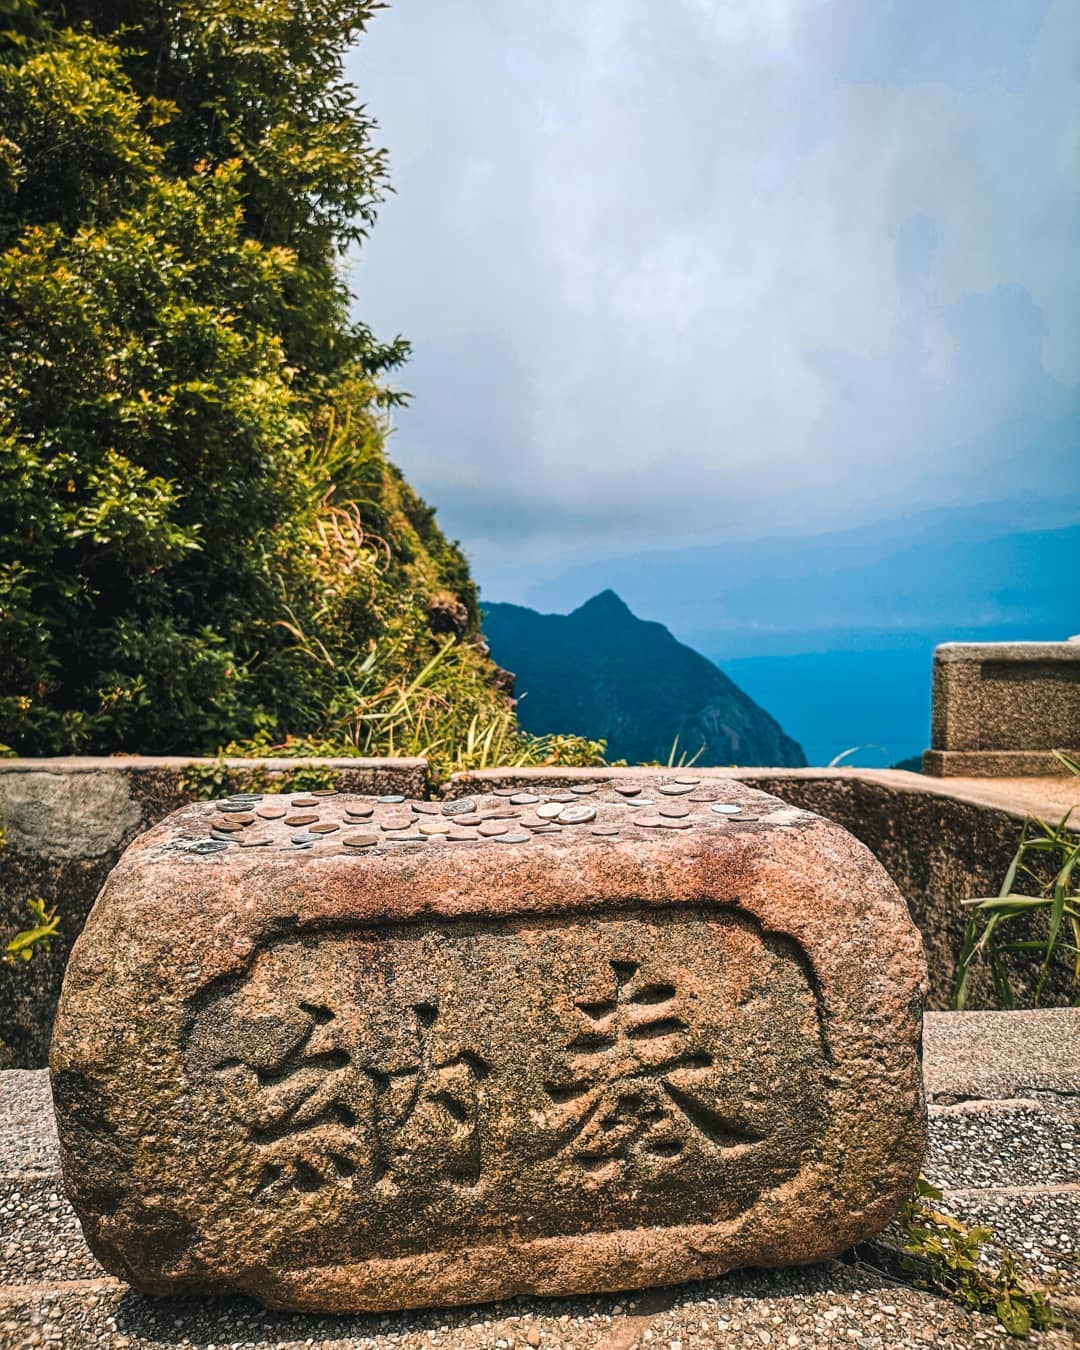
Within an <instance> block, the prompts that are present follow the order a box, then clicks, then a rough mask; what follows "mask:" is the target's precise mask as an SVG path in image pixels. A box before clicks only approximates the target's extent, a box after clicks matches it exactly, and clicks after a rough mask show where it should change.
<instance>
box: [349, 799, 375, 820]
mask: <svg viewBox="0 0 1080 1350" xmlns="http://www.w3.org/2000/svg"><path fill="white" fill-rule="evenodd" d="M345 814H346V815H347V816H352V818H353V820H370V819H371V817H372V816H373V815H374V814H375V808H374V806H372V804H371V803H370V802H348V803H347V804H346V807H345Z"/></svg>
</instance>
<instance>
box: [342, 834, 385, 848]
mask: <svg viewBox="0 0 1080 1350" xmlns="http://www.w3.org/2000/svg"><path fill="white" fill-rule="evenodd" d="M341 842H342V843H343V844H344V845H345V847H346V848H374V847H375V845H376V844H377V843H378V842H379V838H378V835H374V834H343V835H342V836H341Z"/></svg>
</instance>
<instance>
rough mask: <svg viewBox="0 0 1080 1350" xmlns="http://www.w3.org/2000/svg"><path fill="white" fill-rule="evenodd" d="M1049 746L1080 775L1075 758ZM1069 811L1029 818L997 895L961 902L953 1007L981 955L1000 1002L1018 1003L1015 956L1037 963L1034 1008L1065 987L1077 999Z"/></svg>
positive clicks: (1079, 930)
mask: <svg viewBox="0 0 1080 1350" xmlns="http://www.w3.org/2000/svg"><path fill="white" fill-rule="evenodd" d="M1054 753H1055V755H1056V756H1057V758H1058V759H1059V760H1060V761H1061V763H1062V764H1063V765H1064V767H1065V768H1066V769H1068V770H1069V772H1070V773H1072V774H1074V775H1076V776H1077V777H1078V778H1080V764H1078V763H1077V762H1076V760H1074V759H1072V758H1071V757H1070V756H1069V755H1067V754H1065V753H1064V752H1063V751H1060V750H1056V751H1055V752H1054ZM1071 815H1072V810H1070V811H1069V812H1067V813H1066V815H1065V817H1064V818H1063V819H1062V821H1061V822H1060V824H1058V825H1049V824H1047V823H1046V822H1045V821H1042V820H1038V819H1029V820H1026V821H1025V822H1024V827H1023V829H1022V831H1021V834H1020V843H1019V846H1018V848H1017V850H1016V853H1015V855H1014V856H1013V860H1012V862H1011V863H1010V864H1009V869H1008V871H1007V872H1006V874H1005V879H1004V881H1003V882H1002V884H1001V889H1000V891H999V892H998V894H997V895H996V896H988V897H982V898H979V897H977V898H975V899H973V900H965V901H964V904H965V905H967V906H969V907H970V908H971V910H972V915H971V918H970V919H969V920H968V924H967V928H966V930H965V933H964V942H963V947H962V948H961V952H960V961H959V964H958V966H957V972H956V982H955V985H954V988H953V1007H954V1008H959V1009H963V1008H964V1007H965V1006H966V1004H967V996H968V984H969V980H970V977H971V973H972V970H973V969H974V968H975V966H976V964H977V963H978V962H979V961H984V960H985V961H986V962H987V963H988V964H989V967H990V974H991V977H992V979H993V984H994V992H995V995H996V997H997V1002H998V1006H999V1007H1001V1008H1015V1007H1016V1006H1017V993H1016V988H1015V962H1016V960H1017V958H1019V959H1021V960H1025V961H1027V962H1035V963H1036V964H1037V970H1038V973H1037V975H1036V977H1035V987H1034V991H1033V993H1032V998H1031V1003H1032V1006H1033V1007H1039V1006H1040V1005H1041V1004H1042V1003H1043V1000H1044V998H1046V997H1047V995H1048V994H1049V995H1050V1001H1051V1002H1057V1001H1059V1000H1058V999H1057V998H1056V997H1055V996H1054V991H1056V990H1058V989H1061V988H1063V987H1066V988H1068V989H1070V990H1071V994H1072V997H1071V1001H1072V1003H1073V1004H1080V885H1078V882H1080V868H1078V867H1077V863H1078V862H1080V834H1078V833H1077V832H1076V830H1074V829H1071V828H1070V827H1069V818H1070V816H1071ZM1018 887H1027V889H1026V890H1018V889H1017V888H1018ZM1006 930H1008V931H1007V933H1006ZM1014 934H1015V936H1014Z"/></svg>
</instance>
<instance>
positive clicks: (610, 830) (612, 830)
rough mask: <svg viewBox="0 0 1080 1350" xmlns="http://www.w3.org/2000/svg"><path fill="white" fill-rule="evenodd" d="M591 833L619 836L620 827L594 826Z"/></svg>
mask: <svg viewBox="0 0 1080 1350" xmlns="http://www.w3.org/2000/svg"><path fill="white" fill-rule="evenodd" d="M591 832H592V833H593V834H601V835H610V834H618V833H619V827H618V825H594V826H593V827H592V831H591Z"/></svg>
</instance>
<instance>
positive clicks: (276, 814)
mask: <svg viewBox="0 0 1080 1350" xmlns="http://www.w3.org/2000/svg"><path fill="white" fill-rule="evenodd" d="M255 814H256V815H257V816H262V818H263V820H280V819H281V817H282V816H283V815H284V814H285V808H284V807H283V806H260V807H259V809H258V810H257V811H256V812H255Z"/></svg>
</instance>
